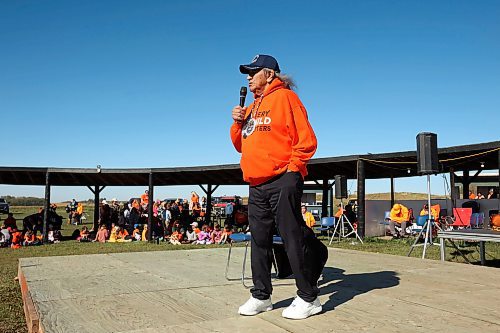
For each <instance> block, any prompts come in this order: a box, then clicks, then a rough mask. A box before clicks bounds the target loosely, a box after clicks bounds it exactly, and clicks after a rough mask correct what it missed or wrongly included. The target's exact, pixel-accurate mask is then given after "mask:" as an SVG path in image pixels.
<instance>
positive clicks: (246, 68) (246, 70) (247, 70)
mask: <svg viewBox="0 0 500 333" xmlns="http://www.w3.org/2000/svg"><path fill="white" fill-rule="evenodd" d="M260 68H262V67H259V66H254V65H240V73H241V74H248V73H250V71H253V70H255V69H260Z"/></svg>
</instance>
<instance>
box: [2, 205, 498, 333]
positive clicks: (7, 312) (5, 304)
mask: <svg viewBox="0 0 500 333" xmlns="http://www.w3.org/2000/svg"><path fill="white" fill-rule="evenodd" d="M37 209H38V207H12V208H11V211H12V213H14V217H15V218H16V219H18V226H21V225H22V218H23V217H24V216H26V215H29V214H33V213H36V212H37ZM86 212H87V213H88V216H89V219H88V220H87V221H86V225H88V226H89V227H91V226H92V222H91V220H92V216H93V212H92V210H90V211H89V210H87V211H86ZM58 213H59V214H60V215H63V216H64V217H67V215H66V214H65V213H64V210H63V208H58ZM1 218H5V216H4V215H2V217H1ZM76 228H81V226H74V225H68V224H67V221H64V223H63V230H62V233H63V235H64V236H69V235H71V233H72V232H73V231H74V230H75V229H76ZM321 239H322V240H323V241H324V242H325V243H327V242H328V240H327V239H326V237H324V236H323V237H321ZM412 242H413V239H411V238H409V239H402V240H387V239H380V238H368V239H366V240H365V243H364V244H360V243H353V242H352V239H346V240H342V241H341V242H334V243H333V244H332V247H337V248H344V249H352V250H359V251H367V252H374V253H385V254H393V255H403V256H405V255H406V254H407V253H408V250H409V248H410V245H411V244H412ZM462 245H463V247H462V250H463V252H465V253H466V254H467V257H468V258H469V260H471V261H473V262H474V263H476V264H477V263H478V262H479V254H478V252H477V251H476V244H462ZM207 247H209V248H214V247H217V246H216V245H196V246H195V245H183V246H175V245H170V244H166V243H161V244H159V245H157V244H152V243H147V242H132V243H105V244H101V243H79V242H77V241H74V240H66V241H63V242H61V243H59V244H51V245H41V246H34V247H25V248H21V249H17V250H13V249H10V248H1V249H0V318H2V320H1V321H0V332H2V333H12V332H23V333H25V332H27V329H26V324H25V319H24V312H23V304H22V300H21V291H20V288H19V284H18V282H17V281H16V280H15V278H16V276H17V268H18V260H19V259H20V258H28V257H47V256H62V255H80V254H97V253H119V252H144V251H165V250H185V249H193V248H207ZM218 247H220V246H218ZM427 253H428V255H427V256H426V257H427V258H429V259H435V260H439V248H438V247H437V246H433V247H431V248H429V249H428V252H427ZM421 254H422V249H421V248H417V249H416V250H415V251H414V253H413V256H415V257H418V256H421ZM487 259H488V265H490V266H495V267H500V244H497V243H495V244H491V243H488V244H487ZM447 260H451V261H456V262H464V260H463V258H462V257H461V256H459V255H458V254H456V253H454V251H453V249H452V248H448V249H447Z"/></svg>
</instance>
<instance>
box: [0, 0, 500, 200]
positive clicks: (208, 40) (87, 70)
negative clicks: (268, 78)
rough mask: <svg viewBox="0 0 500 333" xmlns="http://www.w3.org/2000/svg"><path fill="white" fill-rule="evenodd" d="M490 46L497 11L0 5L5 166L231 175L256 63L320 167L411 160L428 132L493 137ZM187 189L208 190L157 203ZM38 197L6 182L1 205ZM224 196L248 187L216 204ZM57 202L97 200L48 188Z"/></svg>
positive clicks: (112, 192) (498, 79) (497, 6)
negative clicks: (236, 131)
mask: <svg viewBox="0 0 500 333" xmlns="http://www.w3.org/2000/svg"><path fill="white" fill-rule="evenodd" d="M499 36H500V1H495V0H491V1H489V0H482V1H473V0H470V1H463V0H449V1H445V0H441V1H423V0H418V1H417V0H415V1H410V0H408V1H388V0H377V1H375V0H373V1H351V0H345V1H338V0H337V1H306V2H304V1H296V0H288V1H260V0H254V1H235V0H232V1H229V0H228V1H219V0H210V1H208V0H207V1H202V0H198V1H181V0H179V1H152V0H149V1H125V0H120V1H94V0H81V1H76V0H63V1H50V0H47V1H24V0H18V1H0V50H1V51H0V124H1V133H2V143H1V147H2V148H1V151H2V153H1V162H0V165H2V166H41V167H45V166H49V167H90V168H93V167H95V166H96V165H97V164H100V165H101V166H102V167H103V168H129V167H130V168H132V167H134V168H135V167H173V166H197V165H216V164H227V163H238V162H239V154H238V153H237V152H236V151H235V150H234V148H233V146H232V144H231V141H230V139H229V127H230V125H231V123H232V119H231V116H230V111H231V109H232V107H233V106H234V105H236V104H237V103H238V101H239V89H240V87H241V86H242V85H245V84H246V79H245V76H244V75H242V74H240V73H239V71H238V66H239V65H240V64H243V63H249V62H250V61H251V59H252V58H253V57H254V55H256V54H259V53H260V54H271V55H274V56H275V57H276V58H277V59H278V61H279V63H280V67H281V69H282V71H283V72H284V73H288V74H290V75H292V76H293V77H294V79H295V80H296V81H297V84H298V89H297V92H298V94H299V96H300V97H301V99H302V101H303V103H304V104H305V106H306V108H307V109H308V114H309V120H310V122H311V124H312V126H313V128H314V130H315V132H316V135H317V137H318V150H317V153H316V155H315V157H329V156H341V155H351V154H364V153H368V152H370V153H382V152H396V151H403V150H415V149H416V143H415V136H416V135H417V134H418V133H419V132H422V131H430V132H435V133H437V134H438V145H439V147H448V146H455V145H462V144H473V143H481V142H489V141H496V140H499V125H498V123H499V122H498V121H499V118H500V117H499V114H500V112H499V109H500V43H499V42H498V41H499ZM250 99H251V98H250ZM248 102H249V101H248V99H247V104H248ZM435 179H436V180H437V181H433V191H434V192H436V193H443V192H444V190H443V181H442V180H440V178H437V177H435ZM350 188H351V191H355V189H356V186H355V185H353V181H351V182H350ZM144 189H145V187H144V188H118V187H115V188H107V189H105V190H104V192H103V194H102V196H104V197H107V198H111V197H117V198H118V199H121V200H124V199H128V198H130V197H131V196H136V195H137V194H141V193H143V191H144ZM191 190H196V191H197V192H198V193H200V192H201V190H200V189H199V188H196V187H162V188H157V189H156V190H155V194H157V195H158V197H160V198H162V196H165V197H177V196H180V197H186V196H187V193H189V192H190V191H191ZM43 191H44V189H43V187H13V186H6V185H2V186H0V195H7V194H11V195H34V196H43ZM387 191H389V181H388V180H387V181H369V182H368V183H367V192H368V193H372V192H387ZM396 191H413V192H425V191H426V183H425V179H424V178H421V177H415V178H410V179H406V180H397V182H396ZM233 193H237V194H246V193H247V189H246V187H243V186H240V187H221V188H220V189H219V190H218V191H217V192H216V193H215V195H222V194H233ZM52 197H53V200H56V201H57V200H59V201H62V200H68V199H71V198H73V197H76V198H77V199H78V200H84V199H88V198H91V197H93V195H92V193H91V192H90V191H88V189H86V188H73V187H70V188H64V187H56V188H54V189H53V192H52Z"/></svg>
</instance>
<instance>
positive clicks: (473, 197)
mask: <svg viewBox="0 0 500 333" xmlns="http://www.w3.org/2000/svg"><path fill="white" fill-rule="evenodd" d="M469 199H470V200H474V199H476V195H475V194H474V192H472V191H469Z"/></svg>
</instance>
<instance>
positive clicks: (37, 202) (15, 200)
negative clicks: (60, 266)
mask: <svg viewBox="0 0 500 333" xmlns="http://www.w3.org/2000/svg"><path fill="white" fill-rule="evenodd" d="M2 198H4V199H5V201H7V202H8V203H9V205H10V206H40V207H41V206H43V205H44V202H45V199H44V198H37V197H14V196H12V195H5V196H2ZM68 202H69V201H68ZM86 202H87V203H89V204H91V203H94V199H88V200H87V201H83V203H86Z"/></svg>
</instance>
